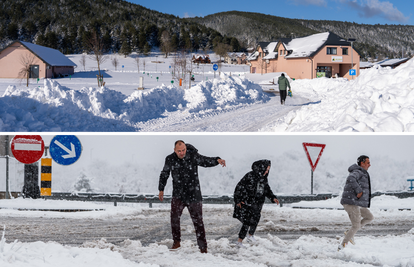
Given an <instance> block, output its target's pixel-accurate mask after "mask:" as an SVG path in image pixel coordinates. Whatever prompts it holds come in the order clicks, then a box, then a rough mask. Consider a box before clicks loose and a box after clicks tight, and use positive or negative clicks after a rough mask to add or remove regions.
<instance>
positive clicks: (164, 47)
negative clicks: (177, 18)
mask: <svg viewBox="0 0 414 267" xmlns="http://www.w3.org/2000/svg"><path fill="white" fill-rule="evenodd" d="M172 50H173V47H172V43H171V35H170V33H169V32H168V31H163V32H162V34H161V51H162V52H164V54H165V57H166V58H167V57H168V55H169V54H170V53H171V52H172Z"/></svg>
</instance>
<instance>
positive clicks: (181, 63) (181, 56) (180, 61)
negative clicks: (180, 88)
mask: <svg viewBox="0 0 414 267" xmlns="http://www.w3.org/2000/svg"><path fill="white" fill-rule="evenodd" d="M195 66H196V65H195V64H193V61H192V59H191V55H189V54H186V53H185V51H180V52H178V53H177V54H176V57H175V58H174V61H173V63H172V69H173V74H172V77H173V79H174V80H175V81H177V82H178V81H179V80H180V79H182V81H183V84H187V81H188V82H189V83H188V84H189V88H191V78H192V75H193V73H194V69H195ZM187 79H188V80H187Z"/></svg>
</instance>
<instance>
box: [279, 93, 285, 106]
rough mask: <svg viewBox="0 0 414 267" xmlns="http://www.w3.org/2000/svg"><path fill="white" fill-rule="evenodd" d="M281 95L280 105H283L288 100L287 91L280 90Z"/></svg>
mask: <svg viewBox="0 0 414 267" xmlns="http://www.w3.org/2000/svg"><path fill="white" fill-rule="evenodd" d="M279 93H280V103H281V104H283V103H284V102H285V100H286V95H287V90H279Z"/></svg>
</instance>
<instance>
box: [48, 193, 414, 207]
mask: <svg viewBox="0 0 414 267" xmlns="http://www.w3.org/2000/svg"><path fill="white" fill-rule="evenodd" d="M380 195H391V196H396V197H398V198H409V197H414V192H408V191H403V192H375V193H373V194H372V197H375V196H380ZM337 196H338V195H335V194H316V195H278V196H277V198H278V200H279V202H280V206H281V207H283V204H290V203H297V202H300V201H317V200H327V199H330V198H333V197H337ZM43 198H44V199H61V200H76V201H96V202H113V203H114V205H115V206H116V205H117V203H118V202H129V203H148V204H149V207H150V208H151V207H152V204H153V203H154V204H155V203H170V202H171V196H168V195H165V196H164V201H163V202H161V201H160V200H159V199H158V195H152V194H144V195H141V194H99V193H52V195H51V196H45V197H43ZM203 203H204V204H234V202H233V196H231V195H222V196H211V195H209V196H203ZM266 203H270V201H269V200H268V199H266Z"/></svg>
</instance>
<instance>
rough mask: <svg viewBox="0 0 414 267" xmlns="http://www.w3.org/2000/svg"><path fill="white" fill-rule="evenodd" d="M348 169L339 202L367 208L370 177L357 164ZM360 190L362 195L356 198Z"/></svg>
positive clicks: (368, 205)
mask: <svg viewBox="0 0 414 267" xmlns="http://www.w3.org/2000/svg"><path fill="white" fill-rule="evenodd" d="M348 171H349V175H348V178H347V179H346V183H345V187H344V192H343V193H342V198H341V204H342V205H343V204H347V205H355V206H360V207H364V208H369V207H370V206H371V179H370V177H369V174H368V172H367V171H366V170H364V169H363V168H362V167H361V166H358V165H357V164H354V165H352V166H351V167H349V168H348ZM361 192H362V197H360V198H357V195H358V194H359V193H361Z"/></svg>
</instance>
